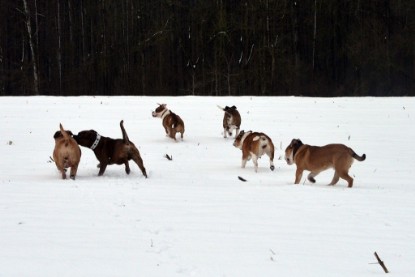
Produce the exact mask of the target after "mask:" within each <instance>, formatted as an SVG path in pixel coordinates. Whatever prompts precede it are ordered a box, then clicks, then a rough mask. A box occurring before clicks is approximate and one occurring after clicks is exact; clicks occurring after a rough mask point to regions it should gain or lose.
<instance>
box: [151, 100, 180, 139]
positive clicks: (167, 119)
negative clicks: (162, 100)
mask: <svg viewBox="0 0 415 277" xmlns="http://www.w3.org/2000/svg"><path fill="white" fill-rule="evenodd" d="M158 105H159V106H158V107H157V108H156V109H155V110H154V111H153V112H152V113H151V115H152V116H153V117H160V118H161V121H162V124H163V127H164V129H165V131H166V136H168V137H171V138H172V139H174V140H176V133H180V134H181V139H182V140H183V133H184V122H183V120H182V119H181V118H180V116H178V115H177V114H175V113H173V112H172V111H170V110H169V109H167V107H166V106H167V105H166V104H158Z"/></svg>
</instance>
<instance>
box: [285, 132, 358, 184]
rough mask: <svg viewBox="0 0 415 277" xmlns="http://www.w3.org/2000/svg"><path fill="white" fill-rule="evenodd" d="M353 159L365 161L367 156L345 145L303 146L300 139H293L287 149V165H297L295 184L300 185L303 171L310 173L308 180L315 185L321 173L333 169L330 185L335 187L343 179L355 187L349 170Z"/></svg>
mask: <svg viewBox="0 0 415 277" xmlns="http://www.w3.org/2000/svg"><path fill="white" fill-rule="evenodd" d="M353 158H354V159H356V160H358V161H364V160H365V159H366V155H365V154H363V155H362V156H359V155H357V154H356V153H355V152H354V151H353V149H351V148H350V147H347V146H346V145H343V144H328V145H326V146H321V147H320V146H311V145H307V144H303V143H302V141H301V140H299V139H293V140H292V141H291V143H290V145H288V146H287V148H286V149H285V160H286V161H287V164H289V165H292V164H294V163H295V164H296V165H297V170H296V172H295V182H294V183H295V184H299V183H300V180H301V177H302V176H303V171H304V170H307V171H310V174H308V177H307V179H308V180H309V181H310V182H312V183H315V182H316V180H315V179H314V177H316V176H317V175H318V174H319V173H320V172H322V171H324V170H326V169H329V168H333V169H334V176H333V179H332V181H331V183H330V184H329V185H335V184H337V182H338V181H339V178H342V179H344V180H346V181H347V183H348V184H349V188H351V187H352V186H353V178H352V177H350V176H349V169H350V167H351V166H352V163H353Z"/></svg>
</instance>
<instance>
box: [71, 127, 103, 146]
mask: <svg viewBox="0 0 415 277" xmlns="http://www.w3.org/2000/svg"><path fill="white" fill-rule="evenodd" d="M97 135H98V133H97V132H96V131H94V130H88V131H81V132H79V133H78V134H77V135H74V136H73V138H74V139H75V140H76V142H77V143H78V144H79V145H81V146H84V147H89V148H91V146H92V145H93V144H94V142H95V140H96V138H97Z"/></svg>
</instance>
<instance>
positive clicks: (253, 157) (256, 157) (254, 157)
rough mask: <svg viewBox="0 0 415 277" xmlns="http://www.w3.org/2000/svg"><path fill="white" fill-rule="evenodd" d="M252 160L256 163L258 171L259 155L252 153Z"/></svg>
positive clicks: (256, 170)
mask: <svg viewBox="0 0 415 277" xmlns="http://www.w3.org/2000/svg"><path fill="white" fill-rule="evenodd" d="M252 162H253V163H254V166H255V172H258V156H257V155H252Z"/></svg>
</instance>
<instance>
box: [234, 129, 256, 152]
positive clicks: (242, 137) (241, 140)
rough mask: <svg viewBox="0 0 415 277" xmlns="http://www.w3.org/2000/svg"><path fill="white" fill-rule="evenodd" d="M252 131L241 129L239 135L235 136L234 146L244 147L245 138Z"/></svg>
mask: <svg viewBox="0 0 415 277" xmlns="http://www.w3.org/2000/svg"><path fill="white" fill-rule="evenodd" d="M250 133H252V131H248V132H245V131H244V130H241V131H240V132H239V134H238V136H237V137H236V138H235V140H234V142H233V146H235V147H236V148H239V149H242V145H243V144H244V140H245V138H246V137H247V136H248V135H249V134H250Z"/></svg>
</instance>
